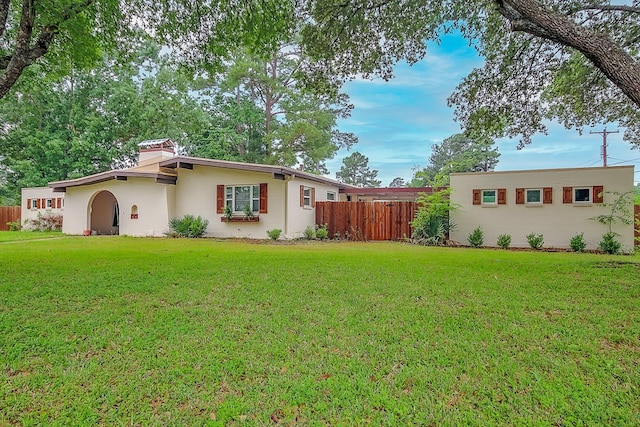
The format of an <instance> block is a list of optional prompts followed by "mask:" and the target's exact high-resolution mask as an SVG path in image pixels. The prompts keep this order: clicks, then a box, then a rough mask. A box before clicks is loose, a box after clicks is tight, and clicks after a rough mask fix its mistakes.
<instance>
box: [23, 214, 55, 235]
mask: <svg viewBox="0 0 640 427" xmlns="http://www.w3.org/2000/svg"><path fill="white" fill-rule="evenodd" d="M24 228H25V229H27V230H31V231H61V230H62V215H58V214H53V213H45V214H40V213H38V218H36V219H31V220H26V221H25V227H24Z"/></svg>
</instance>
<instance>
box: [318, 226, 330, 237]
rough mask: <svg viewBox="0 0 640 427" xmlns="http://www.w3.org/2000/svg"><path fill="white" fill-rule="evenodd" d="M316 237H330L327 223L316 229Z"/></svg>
mask: <svg viewBox="0 0 640 427" xmlns="http://www.w3.org/2000/svg"><path fill="white" fill-rule="evenodd" d="M316 237H317V238H318V239H320V240H324V239H327V238H329V231H328V230H327V224H324V225H320V226H318V228H317V229H316Z"/></svg>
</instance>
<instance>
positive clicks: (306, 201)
mask: <svg viewBox="0 0 640 427" xmlns="http://www.w3.org/2000/svg"><path fill="white" fill-rule="evenodd" d="M302 197H303V202H302V205H303V206H304V207H305V208H310V207H311V189H310V188H309V187H304V194H303V196H302Z"/></svg>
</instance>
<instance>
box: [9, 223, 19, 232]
mask: <svg viewBox="0 0 640 427" xmlns="http://www.w3.org/2000/svg"><path fill="white" fill-rule="evenodd" d="M7 227H9V231H20V230H22V225H21V224H20V221H9V222H7Z"/></svg>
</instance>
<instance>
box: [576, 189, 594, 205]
mask: <svg viewBox="0 0 640 427" xmlns="http://www.w3.org/2000/svg"><path fill="white" fill-rule="evenodd" d="M573 203H591V188H590V187H574V188H573Z"/></svg>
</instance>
